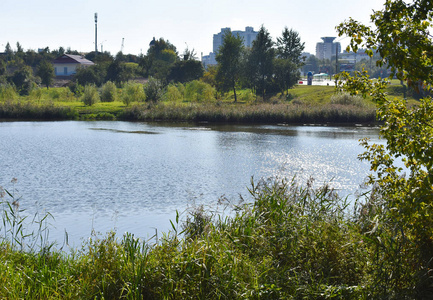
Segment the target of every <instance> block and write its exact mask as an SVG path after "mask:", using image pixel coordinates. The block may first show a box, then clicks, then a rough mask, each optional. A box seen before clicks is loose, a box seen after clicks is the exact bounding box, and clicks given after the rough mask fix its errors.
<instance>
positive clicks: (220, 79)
mask: <svg viewBox="0 0 433 300" xmlns="http://www.w3.org/2000/svg"><path fill="white" fill-rule="evenodd" d="M243 50H244V43H243V39H242V38H241V37H239V36H237V35H236V36H235V35H233V34H232V33H231V32H230V31H228V32H226V33H225V34H224V39H223V42H222V45H221V47H220V48H219V49H218V53H217V55H216V61H217V62H218V65H217V73H216V78H215V79H216V82H217V85H218V88H219V89H220V90H222V91H227V90H229V89H232V90H233V94H234V97H235V102H237V95H236V86H237V85H238V83H239V78H240V76H241V74H242V68H241V63H242V53H243Z"/></svg>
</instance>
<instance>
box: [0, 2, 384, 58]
mask: <svg viewBox="0 0 433 300" xmlns="http://www.w3.org/2000/svg"><path fill="white" fill-rule="evenodd" d="M0 2H1V3H0V52H3V51H4V48H5V46H6V44H7V43H8V42H9V43H10V45H11V47H12V49H14V50H16V44H17V42H19V43H20V44H21V46H22V47H23V48H24V49H25V50H28V49H33V50H37V49H38V48H45V47H49V48H50V50H54V49H58V48H59V47H63V48H65V49H67V48H71V49H72V50H77V51H80V52H90V51H93V50H95V20H94V14H95V13H98V23H97V27H98V39H97V46H98V51H101V48H102V49H103V51H109V52H110V53H111V54H112V55H115V54H116V53H117V52H119V51H120V50H121V49H122V41H123V53H124V54H135V55H138V54H140V53H143V54H146V52H147V50H148V48H149V42H150V41H151V40H152V38H153V37H155V38H156V39H159V38H163V39H165V40H168V41H170V43H172V44H173V45H174V46H176V48H177V50H178V52H179V53H183V51H184V50H185V48H186V47H188V48H189V49H190V50H191V49H194V50H195V52H196V53H197V56H198V57H200V55H201V54H202V53H203V55H208V54H209V52H211V51H212V41H213V34H216V33H218V32H220V31H221V28H225V27H230V28H231V29H232V30H245V27H247V26H252V27H253V28H254V30H255V31H258V30H259V29H260V27H261V26H262V25H263V26H264V27H265V28H266V29H267V30H268V31H269V33H270V35H271V37H272V38H273V40H274V41H275V40H276V38H277V37H279V36H281V33H282V31H283V30H284V28H285V27H287V28H289V29H293V30H295V31H297V32H298V33H299V36H300V37H301V41H302V42H305V51H306V52H310V53H312V54H315V51H316V50H315V47H316V43H317V42H321V39H320V38H321V37H325V36H335V37H337V33H336V30H335V26H336V25H338V24H339V23H340V22H342V21H344V20H347V19H348V18H349V17H352V18H354V19H355V20H358V21H361V22H362V23H365V24H368V23H369V21H370V15H371V14H372V12H373V10H380V9H382V8H383V3H384V0H363V1H360V0H332V1H323V0H303V1H293V0H267V1H266V0H214V1H209V0H182V1H180V0H176V1H175V0H159V1H155V0H148V1H143V0H123V1H114V0H75V1H66V2H62V1H55V0H38V1H35V0H1V1H0ZM335 41H339V42H340V43H341V44H342V46H343V47H345V46H346V45H347V44H348V42H349V39H348V38H344V37H337V38H336V40H335ZM343 49H344V48H343Z"/></svg>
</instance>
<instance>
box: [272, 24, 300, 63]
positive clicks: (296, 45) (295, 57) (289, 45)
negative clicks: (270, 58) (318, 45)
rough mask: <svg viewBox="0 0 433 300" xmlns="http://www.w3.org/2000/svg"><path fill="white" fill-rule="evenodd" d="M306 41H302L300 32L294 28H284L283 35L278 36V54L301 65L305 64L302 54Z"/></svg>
mask: <svg viewBox="0 0 433 300" xmlns="http://www.w3.org/2000/svg"><path fill="white" fill-rule="evenodd" d="M304 48H305V43H302V42H301V37H300V36H299V33H298V32H296V31H295V30H293V29H290V30H289V29H288V28H287V27H285V28H284V30H283V33H282V35H281V37H278V38H277V55H278V57H279V58H282V59H287V60H289V61H291V62H292V63H294V64H295V65H297V66H298V67H301V66H302V65H303V63H302V58H301V54H302V51H304Z"/></svg>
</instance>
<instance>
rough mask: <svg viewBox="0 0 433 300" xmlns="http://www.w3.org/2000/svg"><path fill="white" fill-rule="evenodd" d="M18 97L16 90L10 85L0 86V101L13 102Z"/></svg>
mask: <svg viewBox="0 0 433 300" xmlns="http://www.w3.org/2000/svg"><path fill="white" fill-rule="evenodd" d="M17 97H18V93H17V90H16V88H15V87H14V86H13V85H10V84H1V85H0V100H14V99H16V98H17Z"/></svg>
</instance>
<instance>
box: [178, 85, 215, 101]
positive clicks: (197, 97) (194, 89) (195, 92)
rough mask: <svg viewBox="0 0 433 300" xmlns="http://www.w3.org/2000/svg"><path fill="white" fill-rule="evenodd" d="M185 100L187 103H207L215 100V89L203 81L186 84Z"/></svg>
mask: <svg viewBox="0 0 433 300" xmlns="http://www.w3.org/2000/svg"><path fill="white" fill-rule="evenodd" d="M185 98H186V99H187V100H188V101H198V102H202V101H207V100H214V99H215V88H214V87H212V86H211V85H210V84H208V83H205V82H203V81H198V80H194V81H191V82H188V83H187V84H186V88H185Z"/></svg>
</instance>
